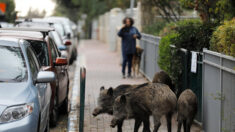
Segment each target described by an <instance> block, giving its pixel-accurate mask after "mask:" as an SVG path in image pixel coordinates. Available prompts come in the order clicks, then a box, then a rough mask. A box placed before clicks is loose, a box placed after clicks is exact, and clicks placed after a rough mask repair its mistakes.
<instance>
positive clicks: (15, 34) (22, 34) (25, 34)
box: [0, 29, 44, 41]
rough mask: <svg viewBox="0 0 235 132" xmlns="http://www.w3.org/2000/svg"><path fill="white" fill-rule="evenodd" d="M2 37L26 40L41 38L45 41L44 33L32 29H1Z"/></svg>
mask: <svg viewBox="0 0 235 132" xmlns="http://www.w3.org/2000/svg"><path fill="white" fill-rule="evenodd" d="M0 37H11V38H20V39H26V40H39V41H43V40H44V37H43V34H42V33H40V32H32V31H15V30H1V29H0Z"/></svg>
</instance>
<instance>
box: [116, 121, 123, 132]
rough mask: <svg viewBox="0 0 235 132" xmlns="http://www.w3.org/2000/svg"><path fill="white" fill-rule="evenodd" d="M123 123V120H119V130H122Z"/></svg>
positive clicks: (120, 131)
mask: <svg viewBox="0 0 235 132" xmlns="http://www.w3.org/2000/svg"><path fill="white" fill-rule="evenodd" d="M122 124H123V120H122V121H120V122H118V124H117V126H118V127H117V132H122Z"/></svg>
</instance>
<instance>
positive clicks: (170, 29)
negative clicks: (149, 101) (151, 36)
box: [158, 19, 216, 90]
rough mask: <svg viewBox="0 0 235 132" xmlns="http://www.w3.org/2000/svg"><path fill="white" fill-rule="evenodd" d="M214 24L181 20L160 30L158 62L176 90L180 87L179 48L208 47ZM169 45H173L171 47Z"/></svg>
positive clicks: (194, 48) (180, 59) (190, 49)
mask: <svg viewBox="0 0 235 132" xmlns="http://www.w3.org/2000/svg"><path fill="white" fill-rule="evenodd" d="M215 26H216V25H215V24H203V23H202V22H201V21H200V20H195V19H194V20H183V21H179V22H176V23H169V24H167V26H166V27H165V28H164V29H163V30H162V31H161V32H160V34H161V35H162V36H163V37H162V39H161V41H160V46H159V59H158V64H159V66H160V68H161V69H162V70H164V71H166V72H167V73H168V74H169V75H170V76H171V78H172V80H173V83H174V84H175V85H176V90H177V89H179V88H181V87H182V84H181V80H180V78H181V76H182V71H183V70H182V67H183V66H182V58H181V54H182V52H180V50H179V49H180V48H184V49H187V50H188V51H192V50H193V51H201V50H202V49H203V48H209V42H210V38H211V35H212V33H213V31H214V27H215ZM170 45H175V46H176V48H175V49H172V48H171V47H170Z"/></svg>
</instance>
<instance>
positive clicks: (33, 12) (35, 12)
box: [26, 8, 46, 18]
mask: <svg viewBox="0 0 235 132" xmlns="http://www.w3.org/2000/svg"><path fill="white" fill-rule="evenodd" d="M45 15H46V11H45V10H43V11H42V12H40V11H39V10H38V9H34V10H32V8H29V10H28V13H27V15H26V17H27V18H43V17H45Z"/></svg>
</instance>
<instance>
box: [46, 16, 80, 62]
mask: <svg viewBox="0 0 235 132" xmlns="http://www.w3.org/2000/svg"><path fill="white" fill-rule="evenodd" d="M44 19H45V20H47V21H50V22H53V23H60V24H63V27H64V28H65V36H63V38H64V40H65V41H66V40H70V41H71V43H72V46H70V47H68V48H69V53H70V60H69V63H70V64H72V63H73V62H74V61H75V60H76V59H77V43H78V40H77V35H76V34H74V32H73V28H72V26H73V25H72V24H71V21H70V20H69V19H68V18H66V17H56V16H52V17H46V18H44Z"/></svg>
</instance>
